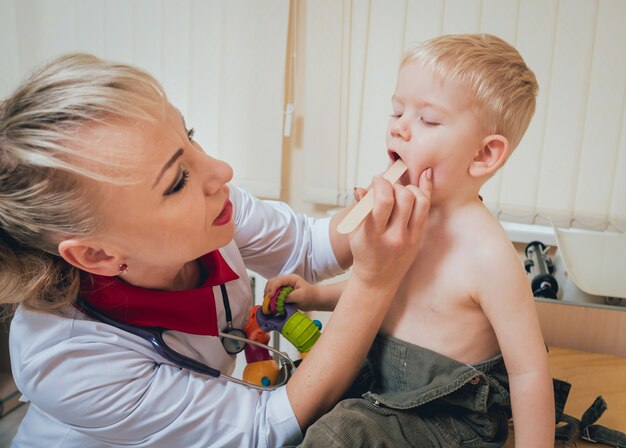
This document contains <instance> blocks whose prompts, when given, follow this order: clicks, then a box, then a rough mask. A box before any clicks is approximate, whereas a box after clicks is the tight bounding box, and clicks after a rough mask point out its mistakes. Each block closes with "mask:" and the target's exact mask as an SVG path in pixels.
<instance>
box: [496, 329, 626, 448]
mask: <svg viewBox="0 0 626 448" xmlns="http://www.w3.org/2000/svg"><path fill="white" fill-rule="evenodd" d="M624 343H626V341H624ZM549 362H550V371H551V372H552V376H553V377H554V378H558V379H560V380H563V381H567V382H568V383H570V384H571V385H572V388H571V390H570V393H569V397H568V399H567V403H566V404H565V413H566V414H568V415H571V416H572V417H576V418H577V419H580V417H581V416H582V415H583V413H584V412H585V411H586V410H587V408H588V407H589V406H590V405H591V404H592V403H593V402H594V400H595V399H596V397H597V396H599V395H602V397H603V398H604V401H606V404H607V406H608V407H607V410H606V411H604V414H602V417H601V418H600V419H599V420H598V422H597V424H599V425H603V426H606V427H608V428H611V429H616V430H618V431H622V432H624V433H626V358H624V357H621V356H614V355H604V354H601V353H588V352H581V351H577V350H571V349H566V348H559V347H550V352H549ZM513 438H514V436H513V434H512V433H511V435H510V437H509V440H508V442H507V443H506V445H505V447H507V448H511V447H514V446H515V444H514V442H513ZM576 442H577V444H578V446H579V447H580V448H583V447H589V448H590V447H594V448H599V447H602V446H607V445H599V444H594V443H590V442H586V441H583V440H577V441H576ZM570 445H571V446H573V444H570ZM570 445H568V446H570ZM555 446H557V447H560V448H562V447H563V445H562V444H559V445H555Z"/></svg>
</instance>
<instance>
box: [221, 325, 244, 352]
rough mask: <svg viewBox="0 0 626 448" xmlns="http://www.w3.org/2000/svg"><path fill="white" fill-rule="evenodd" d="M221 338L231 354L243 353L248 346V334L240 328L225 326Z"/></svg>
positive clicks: (225, 348)
mask: <svg viewBox="0 0 626 448" xmlns="http://www.w3.org/2000/svg"><path fill="white" fill-rule="evenodd" d="M220 340H221V341H222V345H223V346H224V350H226V353H228V354H229V355H236V354H238V353H241V352H242V351H243V349H245V348H246V343H247V341H246V334H245V333H244V332H243V330H240V329H239V328H225V329H224V330H222V332H221V333H220Z"/></svg>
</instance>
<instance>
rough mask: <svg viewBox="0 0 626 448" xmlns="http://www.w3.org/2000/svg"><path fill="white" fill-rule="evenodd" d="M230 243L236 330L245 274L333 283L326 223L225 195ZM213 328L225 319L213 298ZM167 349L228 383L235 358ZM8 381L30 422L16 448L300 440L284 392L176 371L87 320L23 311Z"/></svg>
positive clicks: (189, 341)
mask: <svg viewBox="0 0 626 448" xmlns="http://www.w3.org/2000/svg"><path fill="white" fill-rule="evenodd" d="M231 201H232V202H233V205H234V211H235V212H234V220H235V223H236V227H237V230H236V232H235V237H234V241H233V242H231V243H230V244H229V245H228V246H226V247H224V248H223V249H220V252H221V253H222V255H223V257H224V259H225V260H226V262H227V263H228V264H229V265H230V267H231V268H232V269H233V271H235V272H236V273H237V274H238V275H239V276H240V278H239V280H236V281H233V282H229V283H228V284H227V288H228V294H229V300H230V306H231V310H232V315H233V323H234V325H235V326H236V327H241V326H243V324H244V322H245V321H246V320H247V317H248V312H249V309H250V305H251V291H250V283H249V278H248V276H247V274H246V268H248V269H251V270H253V271H256V272H258V273H259V274H261V275H263V276H265V277H271V276H274V275H277V274H281V273H290V272H296V273H298V274H300V275H302V276H303V277H305V278H307V279H308V280H309V281H319V280H321V279H323V278H328V277H330V276H333V275H336V274H338V273H340V272H341V268H340V267H339V265H338V263H337V260H336V258H335V256H334V253H333V251H332V248H331V246H330V241H329V237H328V221H329V220H328V219H313V218H308V217H305V216H304V215H296V214H295V213H294V212H293V211H292V210H291V209H290V208H289V207H288V206H287V205H285V204H283V203H278V202H273V201H260V200H258V199H255V198H254V197H253V196H251V195H250V194H248V193H246V192H244V191H242V190H240V189H237V188H235V187H233V188H231ZM214 293H215V298H216V306H217V312H218V318H219V326H220V328H224V327H225V325H226V323H225V319H224V307H223V304H222V300H221V294H220V291H219V287H215V288H214ZM168 342H169V343H171V344H172V345H174V346H176V348H178V349H179V350H181V351H183V352H184V353H186V354H188V355H191V356H192V357H194V358H196V359H199V360H201V361H203V362H205V363H206V364H208V365H209V366H211V367H214V368H217V369H219V370H221V371H223V372H226V373H230V372H232V370H233V368H234V362H235V360H234V357H232V356H230V355H228V354H227V353H226V352H225V351H224V349H223V348H222V345H221V343H220V342H219V339H218V338H216V337H211V336H199V335H189V334H185V333H180V332H171V335H170V339H168ZM10 349H11V362H12V368H13V375H14V377H15V382H16V383H17V386H18V388H19V389H20V391H21V392H22V394H23V399H24V400H28V401H30V406H29V409H28V412H27V414H26V416H25V418H24V420H23V422H22V425H21V426H20V428H19V431H18V433H17V435H16V437H15V439H14V440H13V445H12V446H13V447H16V448H26V447H45V448H61V447H63V448H74V447H76V448H78V447H80V448H91V447H106V446H118V447H121V446H123V447H129V446H132V447H164V448H176V447H198V448H200V447H221V446H225V447H226V446H228V447H255V446H259V447H277V446H282V445H284V444H289V443H294V442H298V441H299V440H300V439H301V437H302V434H301V431H300V428H299V426H298V424H297V421H296V419H295V417H294V414H293V410H292V408H291V405H290V403H289V400H288V398H287V394H286V388H285V387H281V388H279V389H276V390H274V391H271V392H263V393H259V392H258V391H256V390H254V389H249V388H246V387H244V386H241V385H237V384H234V383H232V382H229V381H227V380H224V379H214V378H210V377H207V376H203V375H200V374H196V373H192V372H189V371H187V370H182V369H180V368H178V367H177V366H173V365H171V364H170V363H169V362H168V361H166V360H164V359H163V358H161V357H160V356H159V355H158V354H157V353H156V352H155V351H154V350H153V349H152V348H151V346H150V344H149V343H148V342H146V341H145V340H143V339H141V338H139V337H136V336H134V335H132V334H129V333H126V332H124V331H122V330H118V329H116V328H113V327H111V326H109V325H106V324H103V323H101V322H96V321H93V320H91V319H90V318H88V317H86V316H85V315H84V314H83V313H81V312H80V311H78V310H76V309H71V310H70V311H69V312H68V313H66V314H65V315H58V314H51V313H42V312H35V311H29V310H26V309H25V308H24V307H19V308H18V310H17V312H16V314H15V317H14V319H13V321H12V324H11V331H10Z"/></svg>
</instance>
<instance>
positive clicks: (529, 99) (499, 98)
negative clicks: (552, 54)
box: [402, 34, 539, 150]
mask: <svg viewBox="0 0 626 448" xmlns="http://www.w3.org/2000/svg"><path fill="white" fill-rule="evenodd" d="M411 61H418V62H420V63H421V64H422V65H423V66H424V67H426V68H428V69H430V70H431V71H432V72H433V73H434V74H435V76H437V77H439V78H440V79H443V80H451V81H454V82H458V83H460V84H461V85H464V86H466V87H467V88H468V89H469V90H470V92H471V94H472V95H473V97H474V101H475V105H476V108H477V112H478V114H479V119H480V120H481V121H482V123H483V124H484V125H485V127H486V130H487V131H488V132H489V133H493V134H500V135H503V136H504V137H506V138H507V139H508V140H509V144H510V148H511V150H513V149H514V148H516V147H517V145H518V144H519V142H520V140H521V139H522V136H523V135H524V133H525V132H526V129H527V128H528V125H529V123H530V120H531V118H532V116H533V114H534V113H535V102H536V100H535V98H536V96H537V92H538V90H539V86H538V84H537V79H536V78H535V74H534V73H533V72H532V70H530V69H529V68H528V66H527V65H526V63H525V62H524V59H523V58H522V56H521V55H520V54H519V52H518V51H517V50H516V49H515V48H514V47H512V46H511V45H509V44H508V43H507V42H505V41H504V40H502V39H500V38H499V37H496V36H493V35H491V34H458V35H445V36H440V37H437V38H434V39H431V40H428V41H426V42H423V43H419V44H416V45H414V46H412V47H411V48H409V49H408V50H407V51H406V53H405V54H404V57H403V59H402V65H404V64H406V63H407V62H411Z"/></svg>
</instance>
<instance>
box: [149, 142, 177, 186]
mask: <svg viewBox="0 0 626 448" xmlns="http://www.w3.org/2000/svg"><path fill="white" fill-rule="evenodd" d="M184 152H185V151H184V150H183V148H178V151H176V152H175V153H174V155H173V156H172V157H170V159H169V160H168V161H167V162H165V165H163V168H161V172H160V173H159V175H158V176H157V178H156V180H155V181H154V185H152V188H154V187H156V185H157V184H158V183H159V181H160V180H161V177H163V174H165V172H166V171H167V170H168V168H169V167H171V166H172V165H174V162H176V160H177V159H178V158H179V157H180V156H182V155H183V153H184Z"/></svg>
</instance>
